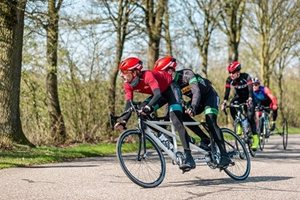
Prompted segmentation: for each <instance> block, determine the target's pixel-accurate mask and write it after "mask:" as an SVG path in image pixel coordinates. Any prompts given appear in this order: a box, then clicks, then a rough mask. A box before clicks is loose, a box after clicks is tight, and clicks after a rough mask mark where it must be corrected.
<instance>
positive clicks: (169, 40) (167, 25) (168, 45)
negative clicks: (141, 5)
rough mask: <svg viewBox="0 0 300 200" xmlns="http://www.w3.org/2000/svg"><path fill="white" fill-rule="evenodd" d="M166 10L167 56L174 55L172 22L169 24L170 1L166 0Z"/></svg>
mask: <svg viewBox="0 0 300 200" xmlns="http://www.w3.org/2000/svg"><path fill="white" fill-rule="evenodd" d="M166 1H167V2H166V8H165V12H166V14H165V34H166V35H165V37H166V45H167V54H168V55H172V38H171V34H170V22H169V8H168V0H166Z"/></svg>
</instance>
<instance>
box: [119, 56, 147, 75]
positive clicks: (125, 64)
mask: <svg viewBox="0 0 300 200" xmlns="http://www.w3.org/2000/svg"><path fill="white" fill-rule="evenodd" d="M119 69H120V70H121V72H122V73H123V72H126V71H130V70H134V69H137V70H139V71H141V69H143V62H142V61H141V60H140V59H139V58H136V57H128V58H126V59H125V60H123V61H122V62H121V63H120V65H119Z"/></svg>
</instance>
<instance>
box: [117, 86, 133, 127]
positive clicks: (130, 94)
mask: <svg viewBox="0 0 300 200" xmlns="http://www.w3.org/2000/svg"><path fill="white" fill-rule="evenodd" d="M124 92H125V100H126V103H125V109H124V112H125V111H127V110H128V109H129V108H130V106H131V104H130V101H132V100H133V89H132V87H131V86H130V85H129V84H128V83H125V84H124ZM130 116H131V112H129V113H127V114H125V115H124V116H123V117H121V118H120V119H119V121H120V122H122V123H125V124H126V123H127V121H128V120H129V118H130Z"/></svg>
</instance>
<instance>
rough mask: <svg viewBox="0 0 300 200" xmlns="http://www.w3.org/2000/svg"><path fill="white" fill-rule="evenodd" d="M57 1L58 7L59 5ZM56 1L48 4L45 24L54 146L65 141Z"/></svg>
mask: <svg viewBox="0 0 300 200" xmlns="http://www.w3.org/2000/svg"><path fill="white" fill-rule="evenodd" d="M61 3H62V2H61V1H59V4H58V5H61ZM55 5H56V0H49V2H48V17H49V19H48V24H47V80H46V87H47V98H48V112H49V115H50V128H51V135H52V138H53V139H54V142H55V143H56V144H63V143H64V142H65V141H66V137H67V135H66V130H65V124H64V120H63V116H62V113H61V109H60V104H59V97H58V85H57V49H58V21H59V14H58V11H59V8H60V6H58V7H55Z"/></svg>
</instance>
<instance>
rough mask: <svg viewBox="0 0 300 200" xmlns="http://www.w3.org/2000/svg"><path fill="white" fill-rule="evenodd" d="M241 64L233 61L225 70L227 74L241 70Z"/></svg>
mask: <svg viewBox="0 0 300 200" xmlns="http://www.w3.org/2000/svg"><path fill="white" fill-rule="evenodd" d="M241 68H242V67H241V63H239V62H238V61H233V62H232V63H231V64H230V65H228V67H227V70H228V72H229V73H234V72H237V71H240V70H241Z"/></svg>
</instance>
